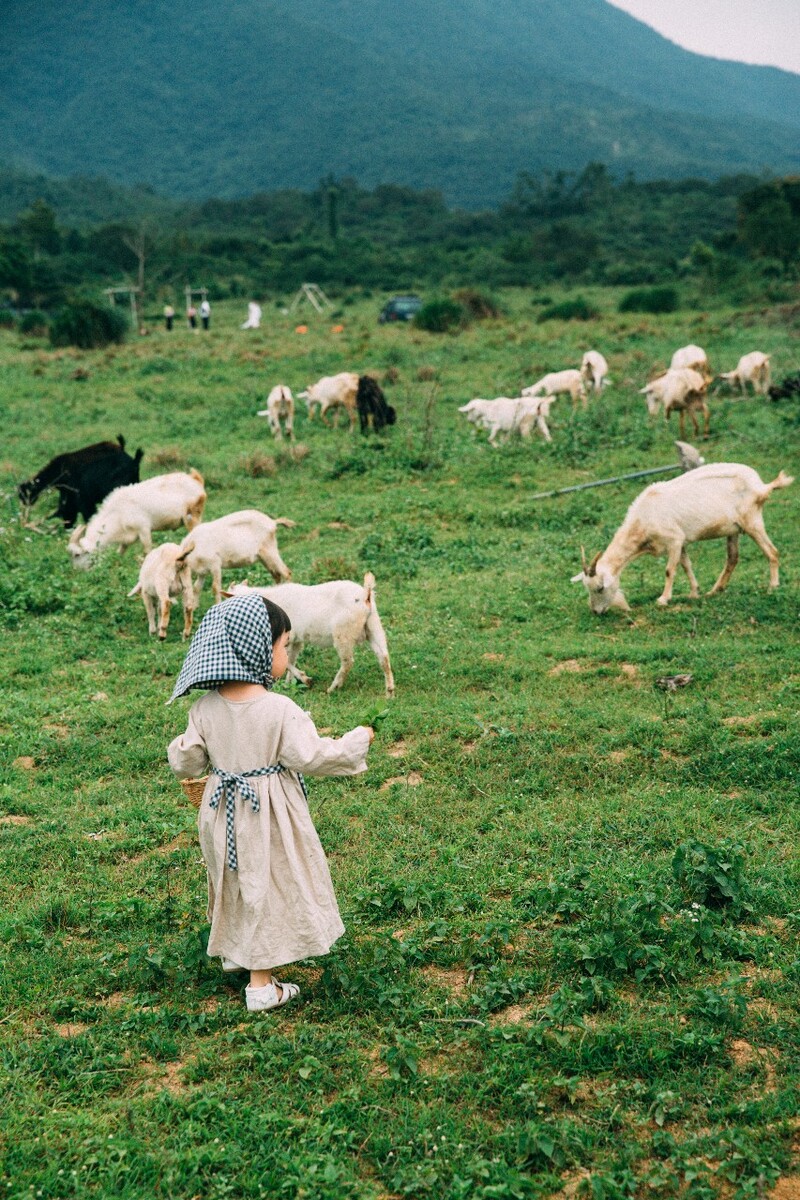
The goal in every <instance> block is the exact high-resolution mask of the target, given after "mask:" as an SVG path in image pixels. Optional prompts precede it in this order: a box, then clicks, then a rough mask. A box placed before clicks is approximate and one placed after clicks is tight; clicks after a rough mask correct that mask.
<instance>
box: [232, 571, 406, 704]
mask: <svg viewBox="0 0 800 1200" xmlns="http://www.w3.org/2000/svg"><path fill="white" fill-rule="evenodd" d="M246 592H258V593H259V595H261V596H266V597H267V598H268V599H269V600H272V601H274V603H275V604H279V605H280V607H281V608H282V609H283V610H284V612H286V613H287V615H288V617H289V620H290V621H291V623H292V631H291V633H290V635H289V673H290V675H292V676H293V678H295V679H298V680H300V682H301V683H310V682H311V680H310V679H309V678H308V676H307V675H304V674H303V672H302V671H300V670H299V669H298V668H297V667H296V666H295V663H296V662H297V659H298V657H299V655H300V653H301V651H302V649H303V646H306V645H308V646H323V647H324V646H333V647H334V648H335V650H336V653H337V654H338V655H339V670H338V671H337V672H336V675H335V676H334V679H333V682H332V683H331V685H330V687H329V688H328V691H329V692H335V691H336V689H337V688H340V687H341V686H342V684H343V683H344V681H345V679H346V678H347V676H348V674H349V673H350V669H351V667H352V666H353V656H354V651H355V647H356V646H357V645H359V643H361V642H369V644H370V646H371V647H372V651H373V653H374V655H375V657H376V658H377V660H378V662H379V663H380V666H381V670H382V671H383V677H384V680H385V681H386V695H387V696H393V695H394V676H393V674H392V665H391V663H390V661H389V648H388V646H387V644H386V634H385V633H384V631H383V626H382V624H381V619H380V617H379V616H378V608H377V605H376V604H375V576H374V575H372V574H371V573H370V572H367V574H366V575H365V576H364V583H363V586H362V585H361V584H360V583H353V582H351V581H350V580H349V579H336V580H333V581H332V582H330V583H318V584H315V585H313V586H306V585H304V584H301V583H283V584H280V585H279V586H278V587H266V588H251V587H248V586H247V583H246V581H245V582H244V583H238V584H234V585H233V586H232V587H231V588H230V595H232V596H240V595H243V594H245V593H246Z"/></svg>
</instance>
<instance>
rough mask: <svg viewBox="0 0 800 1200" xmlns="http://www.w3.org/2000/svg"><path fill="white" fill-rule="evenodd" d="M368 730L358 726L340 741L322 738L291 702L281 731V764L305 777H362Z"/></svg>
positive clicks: (365, 763)
mask: <svg viewBox="0 0 800 1200" xmlns="http://www.w3.org/2000/svg"><path fill="white" fill-rule="evenodd" d="M368 749H369V729H368V728H367V727H366V725H358V726H357V727H356V728H355V729H351V730H350V732H349V733H346V734H344V736H343V737H340V738H330V737H320V736H319V734H318V733H317V731H316V729H315V727H314V722H313V721H312V720H311V717H309V715H308V714H307V713H304V712H303V710H302V708H300V707H299V706H298V705H296V704H294V703H292V705H291V708H289V709H288V711H287V713H286V715H285V717H284V721H283V727H282V729H281V746H280V755H281V762H282V763H283V765H284V766H285V767H288V768H289V770H290V771H302V772H303V774H304V775H360V774H361V773H362V771H366V769H367V761H366V760H367V750H368Z"/></svg>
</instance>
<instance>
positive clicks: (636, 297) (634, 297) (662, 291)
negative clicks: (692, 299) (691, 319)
mask: <svg viewBox="0 0 800 1200" xmlns="http://www.w3.org/2000/svg"><path fill="white" fill-rule="evenodd" d="M677 307H678V293H677V291H676V289H675V288H674V287H653V288H634V290H633V291H632V292H626V293H625V295H624V296H623V297H622V299H621V300H620V302H619V311H620V312H621V313H626V312H637V313H670V312H675V309H676V308H677Z"/></svg>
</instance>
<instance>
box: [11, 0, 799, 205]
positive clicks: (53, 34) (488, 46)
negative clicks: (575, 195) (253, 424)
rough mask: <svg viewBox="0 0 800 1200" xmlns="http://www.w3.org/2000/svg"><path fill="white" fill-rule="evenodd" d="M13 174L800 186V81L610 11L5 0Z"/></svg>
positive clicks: (212, 188) (582, 1)
mask: <svg viewBox="0 0 800 1200" xmlns="http://www.w3.org/2000/svg"><path fill="white" fill-rule="evenodd" d="M3 30H4V37H3V39H2V45H1V46H0V77H2V78H3V79H4V80H5V87H4V88H3V90H2V95H0V158H2V159H4V160H6V161H9V162H11V163H13V164H15V165H17V166H18V167H21V168H25V169H26V170H33V171H41V172H44V173H46V174H50V175H76V174H77V175H95V174H102V175H105V176H107V177H109V178H110V179H111V180H113V181H115V182H119V183H143V184H147V185H150V186H152V187H154V188H156V189H158V190H159V191H162V192H166V193H168V194H171V195H174V196H182V197H200V196H208V195H217V196H221V197H232V196H240V195H245V194H248V193H252V192H255V191H258V190H270V189H273V188H279V187H304V188H306V187H309V186H313V185H314V184H316V183H317V181H318V180H319V179H320V178H321V177H323V176H326V175H329V174H333V175H335V176H338V177H344V176H354V177H356V178H358V179H359V181H360V182H362V183H364V184H366V185H370V186H374V185H375V184H377V183H380V182H389V181H395V182H400V183H405V184H409V185H412V186H414V187H437V188H440V189H442V190H443V191H444V192H445V194H446V196H447V198H448V199H449V200H450V201H453V202H456V203H460V204H466V205H469V206H479V205H482V204H486V203H492V202H495V201H496V200H498V199H499V198H501V197H503V196H505V195H506V194H507V193H508V192H509V190H510V188H511V185H512V184H513V181H514V179H515V177H516V175H517V173H518V172H519V171H522V170H526V171H529V172H539V171H541V170H544V169H549V170H557V169H567V170H574V169H578V168H580V167H582V166H584V165H585V164H586V163H587V162H588V161H591V160H599V161H602V162H605V163H607V164H608V166H609V168H610V169H611V170H612V171H613V172H614V173H615V174H619V175H621V174H624V173H626V172H628V171H633V172H635V173H636V174H637V175H638V176H640V177H646V178H651V177H654V176H668V177H678V176H681V175H700V176H705V177H711V176H716V175H720V174H723V173H727V174H731V173H736V172H753V171H755V172H759V171H762V170H768V171H775V172H786V171H792V170H798V169H800V76H799V75H794V74H791V73H789V72H785V71H779V70H777V69H773V68H769V67H752V66H745V65H743V64H740V63H732V62H722V61H719V60H716V59H710V58H706V57H703V56H701V55H697V54H692V53H690V52H688V51H685V50H682V49H680V48H679V47H678V46H676V45H674V44H673V43H672V42H669V41H668V40H666V39H665V38H663V37H661V36H660V35H659V34H657V33H656V32H654V31H653V30H652V29H650V28H649V27H647V26H646V25H643V24H642V23H640V22H638V21H636V20H634V19H633V18H632V17H630V16H628V14H626V13H624V12H622V11H621V10H619V9H617V8H615V7H613V6H612V5H610V4H608V3H606V2H605V0H499V2H498V0H491V2H490V0H450V2H449V3H447V4H445V3H442V4H433V5H432V4H430V3H429V0H405V2H404V3H403V4H396V3H395V4H392V3H390V2H387V0H322V2H320V0H314V2H313V3H312V0H292V2H291V3H285V2H283V0H225V3H220V2H219V0H191V3H189V2H188V0H133V2H131V3H127V4H119V3H115V2H114V0H71V2H70V4H67V5H65V4H63V2H62V3H60V4H56V3H54V2H53V0H40V2H39V3H38V4H37V5H29V4H25V3H23V2H22V0H5V3H4V5H3Z"/></svg>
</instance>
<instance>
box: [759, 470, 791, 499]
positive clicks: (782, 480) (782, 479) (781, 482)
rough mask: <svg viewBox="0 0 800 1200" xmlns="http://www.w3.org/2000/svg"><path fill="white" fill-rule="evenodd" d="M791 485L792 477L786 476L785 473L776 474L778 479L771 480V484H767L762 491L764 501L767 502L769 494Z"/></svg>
mask: <svg viewBox="0 0 800 1200" xmlns="http://www.w3.org/2000/svg"><path fill="white" fill-rule="evenodd" d="M791 483H794V475H787V474H786V472H785V471H780V472H779V473H778V478H777V479H773V481H772V483H768V484H767V486H766V488H765V489H764V491H765V495H764V501H766V500H768V499H769V497H770V496H771V494H772V493H773V492H774V491H777V489H778V488H785V487H789V484H791ZM762 503H763V502H762Z"/></svg>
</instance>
